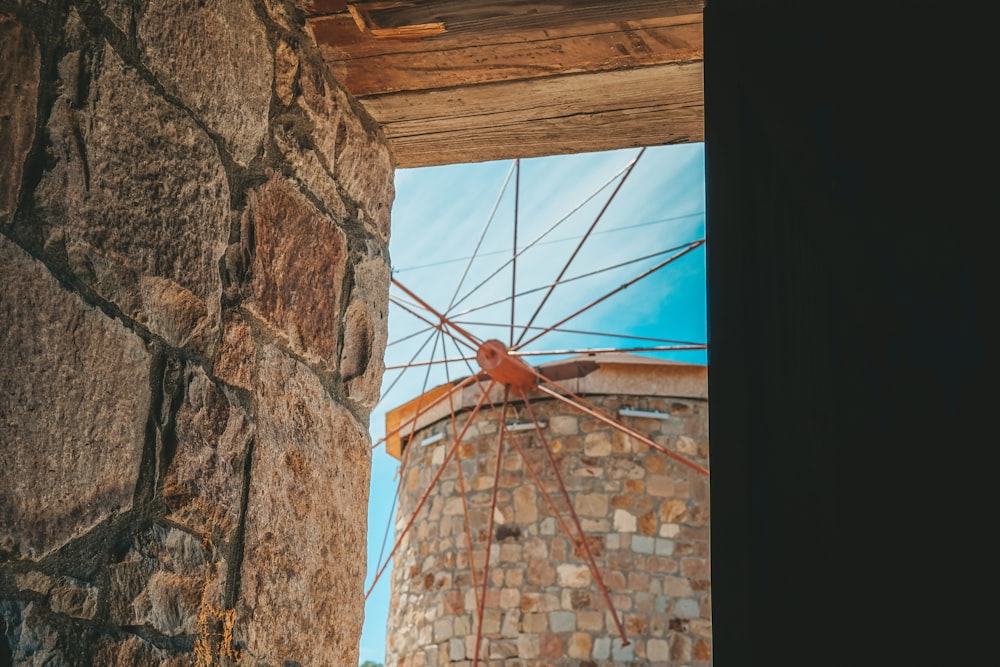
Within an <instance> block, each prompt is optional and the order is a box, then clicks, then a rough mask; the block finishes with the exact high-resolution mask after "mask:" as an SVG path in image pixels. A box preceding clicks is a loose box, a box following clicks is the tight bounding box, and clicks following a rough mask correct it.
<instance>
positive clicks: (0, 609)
mask: <svg viewBox="0 0 1000 667" xmlns="http://www.w3.org/2000/svg"><path fill="white" fill-rule="evenodd" d="M0 622H2V624H3V627H4V629H5V632H4V634H5V635H6V640H7V644H8V647H9V649H10V654H9V655H10V660H11V662H10V663H8V664H12V665H17V666H18V667H49V666H50V665H51V666H52V667H64V666H67V665H70V664H72V663H71V662H70V657H69V656H71V655H73V650H72V646H70V643H69V641H68V638H67V637H65V636H63V635H62V634H61V633H60V632H59V631H58V630H57V629H56V628H55V627H53V626H52V625H51V624H50V623H49V621H48V620H47V619H46V617H45V615H44V613H43V612H40V611H39V607H38V605H36V603H34V602H28V603H24V602H13V601H11V602H0Z"/></svg>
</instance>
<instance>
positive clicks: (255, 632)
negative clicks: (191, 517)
mask: <svg viewBox="0 0 1000 667" xmlns="http://www.w3.org/2000/svg"><path fill="white" fill-rule="evenodd" d="M253 386H254V394H253V411H254V416H255V419H256V435H255V444H254V447H253V461H252V464H251V480H250V489H249V498H248V506H247V523H246V537H245V546H244V560H243V569H242V573H241V599H240V600H239V602H238V604H237V624H236V630H235V632H236V634H237V636H238V638H239V639H241V640H242V641H245V642H246V645H247V650H248V652H249V653H251V654H253V655H255V656H258V658H259V659H260V660H263V661H266V662H270V663H277V664H283V661H286V660H287V661H296V662H299V663H301V664H303V665H315V666H316V667H325V666H328V667H341V666H343V665H355V664H357V663H358V642H359V639H360V636H361V624H362V620H363V618H364V614H363V610H364V589H363V585H364V579H365V553H366V530H367V526H366V522H365V521H364V517H365V515H366V511H367V506H368V483H369V473H370V468H371V443H370V439H369V436H368V433H367V430H366V429H365V427H364V426H362V425H361V424H359V423H358V422H357V420H355V418H354V417H353V416H352V415H351V414H350V413H349V412H348V411H347V410H346V409H345V408H344V407H342V406H340V405H338V404H337V403H335V402H334V400H333V399H332V398H331V396H330V394H329V393H328V392H327V391H326V389H324V387H323V385H322V383H321V382H320V380H319V378H318V377H317V376H316V375H315V374H313V372H312V371H311V370H310V369H309V368H307V367H306V366H305V365H304V364H302V363H300V362H298V361H295V360H294V359H291V358H289V357H286V356H284V355H283V354H282V353H281V352H279V351H278V350H277V349H276V348H274V347H272V346H267V347H265V348H264V349H263V350H262V351H261V354H260V364H259V366H258V368H257V372H256V375H255V377H254V380H253ZM288 600H294V602H295V604H294V605H292V606H289V605H288V604H287V601H288Z"/></svg>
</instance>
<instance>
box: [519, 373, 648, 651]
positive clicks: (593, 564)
mask: <svg viewBox="0 0 1000 667" xmlns="http://www.w3.org/2000/svg"><path fill="white" fill-rule="evenodd" d="M521 398H522V399H524V407H525V408H526V409H527V411H528V416H529V417H530V418H531V423H532V424H534V425H535V434H536V435H537V436H538V440H539V442H541V443H542V448H543V449H544V450H545V456H546V458H547V459H548V460H549V465H551V466H552V473H553V475H555V478H556V484H557V485H558V486H559V491H560V492H562V496H563V499H564V500H565V501H566V506H567V507H568V508H569V515H570V517H571V518H572V519H573V523H574V524H575V525H576V530H577V533H578V534H579V536H580V549H581V550H582V551H583V552H584V554H585V555H586V558H585V559H584V561H585V562H586V563H587V567H588V569H590V573H591V574H592V575H593V576H594V581H596V582H597V587H598V588H600V589H601V595H603V596H604V602H605V603H606V604H607V605H608V610H609V611H610V612H611V616H612V618H614V620H615V626H617V628H618V634H619V636H620V637H621V638H622V646H628V645H629V640H628V637H627V636H626V635H625V628H623V627H622V622H621V619H619V618H618V612H617V611H615V606H614V604H613V603H612V602H611V595H610V594H609V593H608V587H607V586H606V585H605V584H604V579H603V578H602V577H601V573H600V571H599V570H598V568H597V561H595V560H594V553H593V552H592V551H591V550H590V545H589V544H588V543H587V534H586V533H585V532H584V531H583V525H582V524H581V523H580V517H579V516H577V514H576V509H575V508H574V507H573V501H572V499H571V498H570V497H569V491H567V490H566V484H565V483H564V482H563V479H562V473H560V472H559V464H558V463H556V458H555V456H554V455H553V454H552V447H550V446H549V441H548V440H547V439H546V438H545V434H544V433H542V427H541V425H540V424H539V423H538V419H536V418H535V411H534V410H532V409H531V401H530V400H528V396H527V394H526V393H522V394H521ZM525 465H527V461H526V462H525ZM544 493H545V492H544V490H543V494H544ZM546 495H547V494H546ZM572 539H573V537H572V535H570V540H572Z"/></svg>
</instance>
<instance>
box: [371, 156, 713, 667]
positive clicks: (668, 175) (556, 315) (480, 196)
mask: <svg viewBox="0 0 1000 667" xmlns="http://www.w3.org/2000/svg"><path fill="white" fill-rule="evenodd" d="M637 157H638V159H637V160H636V158H637ZM632 162H634V165H633V166H632V167H631V169H630V170H629V165H630V164H631V163H632ZM513 165H514V161H513V160H503V161H497V162H482V163H474V164H465V165H449V166H442V167H425V168H421V169H400V170H397V172H396V199H395V203H394V205H393V211H392V238H391V240H390V243H389V250H390V259H391V263H392V267H393V276H394V277H395V278H396V279H397V280H398V281H400V282H401V283H403V284H404V285H405V286H406V287H407V288H409V289H410V290H412V291H413V292H415V293H416V294H418V295H419V296H420V297H421V298H422V299H424V300H425V301H427V302H429V303H430V304H431V305H432V306H434V307H435V308H437V309H440V310H441V311H444V310H445V309H446V308H447V306H448V305H449V303H455V306H454V307H453V308H452V311H451V314H452V315H453V316H454V317H455V319H457V320H460V321H462V322H467V323H468V324H467V326H466V328H467V329H468V330H469V331H470V332H471V333H473V334H475V335H476V336H478V337H480V338H481V339H485V338H490V337H495V338H499V339H500V340H502V341H504V342H505V343H509V342H510V336H511V333H510V328H509V324H510V321H511V304H510V295H511V292H512V289H513V288H512V274H513V271H512V269H513V268H514V267H515V265H516V290H514V291H516V292H517V293H521V292H524V291H528V290H531V289H534V288H539V287H541V288H542V289H538V290H537V291H535V292H533V293H531V294H527V295H523V296H519V297H517V298H516V299H515V300H514V302H515V310H514V312H515V316H514V320H515V322H516V323H519V324H521V325H524V324H526V323H527V321H528V320H529V318H530V317H531V316H532V314H533V313H534V312H535V309H536V307H537V305H538V304H539V303H540V302H541V300H542V298H543V296H544V295H545V294H546V292H547V287H546V286H547V285H548V284H550V283H552V282H553V281H554V280H555V279H556V277H557V276H558V275H559V273H560V271H561V270H563V269H564V267H566V266H567V262H568V261H569V260H570V257H571V256H573V255H574V252H575V253H576V254H575V256H573V259H572V261H571V262H569V266H568V268H566V270H565V275H564V280H565V279H566V278H570V277H577V276H582V275H584V274H589V273H592V272H596V273H594V275H590V276H585V277H581V278H579V279H577V280H573V281H572V282H568V283H566V284H565V285H562V286H560V287H557V288H555V289H554V291H553V292H552V294H551V296H550V297H549V298H548V300H547V301H546V303H545V305H544V307H543V308H542V309H541V310H540V311H539V312H538V314H537V316H536V317H535V321H534V325H533V326H551V325H554V324H556V323H558V322H560V321H561V320H562V319H564V318H565V317H567V316H569V315H571V314H572V313H574V312H576V311H577V310H578V309H580V308H582V307H584V306H585V305H587V304H589V303H592V302H593V301H595V300H597V299H598V298H599V297H601V296H603V295H605V294H607V293H609V292H611V291H612V290H614V289H616V288H618V287H619V286H620V285H622V284H624V283H626V282H628V281H630V280H632V279H633V278H635V277H637V276H639V275H640V274H642V273H643V272H645V271H646V270H648V269H650V268H652V267H654V266H656V265H657V264H658V263H660V262H662V261H664V259H666V258H668V257H670V256H671V255H672V254H674V253H666V254H663V251H666V250H669V249H671V248H674V247H677V246H681V245H682V244H687V243H690V242H692V241H696V240H698V239H703V238H704V237H705V173H704V172H705V152H704V144H702V143H697V144H683V145H677V146H659V147H650V148H648V149H646V150H645V151H643V152H641V155H640V149H626V150H619V151H610V152H604V153H587V154H580V155H568V156H553V157H545V158H531V159H525V160H521V163H520V174H519V177H518V174H517V170H515V169H513ZM623 179H624V180H623ZM505 182H506V187H504V184H505ZM619 185H620V187H619ZM616 188H618V191H617V193H615V194H614V197H613V198H612V194H613V193H614V191H615V190H616ZM515 191H516V193H517V196H516V198H515ZM609 198H610V204H609V203H608V201H609ZM515 199H516V201H517V202H518V206H517V207H516V208H517V210H516V218H517V247H518V249H519V251H520V254H519V255H518V256H517V258H516V261H514V262H511V261H510V260H511V257H512V255H513V251H512V250H513V247H514V243H513V241H514V220H515V206H514V203H515ZM605 207H606V210H604V212H603V214H602V213H601V210H602V209H603V208H605ZM598 217H599V220H598V222H597V224H596V226H594V229H593V231H592V232H591V233H590V236H589V238H588V239H587V241H586V242H585V243H584V244H583V246H582V247H579V249H578V250H577V248H578V246H579V244H580V239H581V237H582V236H583V235H584V234H585V233H586V230H587V229H588V228H589V227H590V226H591V225H592V223H594V221H595V219H598ZM477 247H478V252H476V248H477ZM656 253H661V254H656ZM473 254H475V257H476V258H475V260H474V261H472V262H471V263H470V262H469V258H470V257H471V256H473ZM654 254H656V255H655V256H652V257H649V258H647V259H644V260H642V261H639V262H633V261H632V260H635V259H637V258H641V257H646V256H648V255H654ZM626 263H627V264H626ZM618 264H624V266H621V267H619V268H616V269H614V270H607V271H600V272H597V270H599V269H605V268H607V267H612V266H615V265H618ZM463 276H464V278H463ZM459 285H461V288H460V289H456V288H458V287H459ZM473 288H477V289H475V290H474V291H473ZM470 291H472V294H471V295H469V296H466V294H467V293H468V292H470ZM392 293H393V294H397V295H400V296H402V294H401V292H399V291H398V290H396V289H395V288H394V289H393V290H392ZM456 295H457V296H456ZM463 299H464V300H463ZM493 301H498V303H496V304H495V305H493V306H489V307H486V308H480V309H477V310H471V309H473V308H476V307H478V306H481V305H482V304H488V303H490V302H493ZM470 310H471V312H465V313H463V311H470ZM706 310H707V303H706V289H705V251H704V247H701V248H698V249H696V250H694V251H692V252H690V253H688V254H687V255H685V256H684V257H681V258H680V259H678V260H676V261H675V262H673V263H671V264H669V265H667V266H665V267H663V268H662V269H659V270H657V271H656V272H654V273H652V274H650V275H649V276H648V277H645V278H642V279H641V280H639V281H638V282H636V283H635V284H634V285H632V286H630V287H628V288H627V289H624V290H622V291H620V292H619V293H617V294H615V295H614V296H612V297H609V298H608V299H607V300H605V301H603V302H602V303H600V304H599V305H598V306H595V307H593V308H591V309H589V310H586V311H585V312H584V313H582V314H581V315H578V316H576V317H574V318H573V319H571V320H569V321H567V322H566V323H565V324H564V325H562V326H561V327H560V328H565V329H573V330H578V331H590V332H601V333H606V334H607V333H610V334H619V335H620V334H629V335H637V336H649V337H654V338H669V339H673V340H683V341H691V342H699V343H705V342H706V341H707V322H706ZM487 324H489V325H496V326H486V325H487ZM500 325H503V326H500ZM426 328H427V325H426V324H425V323H423V322H420V321H419V320H417V319H416V318H414V317H413V316H411V315H409V314H407V313H406V312H405V311H403V310H401V309H400V308H397V307H394V306H390V310H389V341H390V343H392V342H393V341H397V340H400V339H405V340H402V341H401V342H397V343H395V344H392V345H390V347H389V348H388V350H387V352H386V364H387V365H393V364H400V363H407V362H409V361H410V360H411V359H412V358H414V357H415V358H416V359H417V360H429V359H431V358H435V359H441V358H442V357H443V356H444V355H445V354H446V355H447V356H448V357H455V356H458V354H459V351H460V350H458V349H456V347H455V346H454V345H453V344H452V343H450V342H449V343H447V344H446V346H445V347H444V348H443V349H442V343H441V342H440V340H439V339H438V338H437V337H435V336H433V335H432V332H430V331H427V332H422V330H424V329H426ZM418 332H421V333H419V334H418ZM412 334H417V335H412ZM411 335H412V337H409V338H407V336H411ZM519 335H520V329H515V333H514V338H515V340H516V339H517V338H518V337H519ZM529 335H533V332H532V333H531V334H529ZM526 338H527V336H526ZM641 344H643V343H642V342H638V341H634V340H629V339H625V338H614V337H610V336H593V335H586V336H585V335H582V334H574V333H561V332H551V333H548V334H545V335H544V336H542V337H540V338H539V339H538V340H537V341H535V342H533V343H532V344H531V345H529V346H527V347H526V348H525V349H526V350H529V349H530V350H539V351H549V350H559V349H576V348H582V347H588V348H590V347H619V348H621V347H629V346H635V345H641ZM647 344H648V343H647ZM421 346H423V347H422V348H421ZM462 351H463V352H464V350H462ZM642 354H649V355H651V356H659V357H664V358H671V359H677V360H680V361H688V362H693V363H707V353H706V352H705V351H703V350H699V351H683V352H643V353H642ZM552 358H554V357H531V358H529V359H528V360H529V362H531V363H533V364H537V363H539V362H541V361H544V360H549V359H552ZM471 363H472V364H473V366H474V364H475V362H471ZM427 368H430V369H431V370H430V371H428V370H427ZM468 374H469V370H468V366H466V365H465V364H464V363H455V364H450V365H448V366H447V368H446V367H445V365H443V364H442V365H437V366H431V367H421V368H412V369H410V370H408V371H406V372H405V373H403V374H402V377H399V376H400V372H399V371H387V372H386V374H385V376H384V378H383V382H382V386H383V392H384V395H383V398H382V400H381V402H380V403H379V405H378V406H376V408H375V410H374V411H373V412H372V417H371V422H370V428H371V434H372V440H373V442H375V441H377V440H378V439H379V438H381V437H382V436H383V435H384V434H385V412H386V410H390V409H392V408H394V407H396V406H398V405H400V404H402V403H405V402H406V401H407V400H409V399H411V398H414V397H416V396H418V395H419V394H420V393H421V392H422V391H423V390H424V389H425V388H426V389H430V388H432V387H435V386H437V385H439V384H441V383H442V382H445V381H446V380H448V379H451V380H454V379H457V378H460V377H464V376H466V375H468ZM390 388H391V389H390ZM386 392H387V393H386ZM398 468H399V465H398V462H397V461H396V460H395V459H394V458H392V457H390V456H389V455H387V454H386V453H385V448H384V447H378V448H376V450H375V451H374V452H373V461H372V484H371V496H370V502H369V517H368V521H369V524H368V577H367V580H366V582H365V590H366V591H367V590H368V588H369V587H370V585H371V582H372V579H373V577H374V575H375V573H376V572H377V571H378V569H379V566H380V563H381V562H383V561H384V555H385V554H388V552H389V551H390V550H391V548H392V541H393V535H392V532H391V531H392V529H391V528H390V529H389V535H388V540H387V541H386V543H385V547H384V552H383V554H382V559H380V552H382V545H383V537H384V535H385V534H386V528H387V526H388V524H389V521H390V520H391V518H392V503H393V496H394V493H395V483H396V480H395V475H396V473H397V470H398ZM390 578H391V565H390V566H389V567H388V568H387V569H386V571H385V573H384V574H382V576H381V578H380V579H379V581H378V583H377V585H376V586H375V588H374V590H373V591H372V593H371V595H370V596H369V599H368V601H367V604H366V607H365V623H364V629H363V632H362V637H361V653H360V659H361V661H362V662H364V661H365V660H373V661H375V662H383V660H384V658H385V637H386V634H385V633H386V627H385V626H386V619H387V618H388V608H389V589H390V585H389V580H390Z"/></svg>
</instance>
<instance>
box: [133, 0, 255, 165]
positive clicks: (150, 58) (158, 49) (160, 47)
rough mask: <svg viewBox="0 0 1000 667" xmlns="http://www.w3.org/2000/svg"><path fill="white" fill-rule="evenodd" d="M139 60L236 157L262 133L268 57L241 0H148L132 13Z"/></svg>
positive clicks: (244, 158)
mask: <svg viewBox="0 0 1000 667" xmlns="http://www.w3.org/2000/svg"><path fill="white" fill-rule="evenodd" d="M137 28H138V38H139V44H140V48H141V50H142V60H143V63H144V64H145V65H146V66H147V67H149V69H150V70H151V71H152V72H153V74H154V75H155V76H156V78H157V79H158V80H159V82H160V83H161V84H162V85H163V87H164V88H165V89H166V91H167V92H168V93H169V94H170V95H172V96H174V97H176V98H177V99H179V100H180V101H181V103H182V104H183V105H184V106H186V107H187V108H188V109H190V110H191V111H192V112H194V114H195V115H196V116H197V117H198V118H199V119H201V121H202V122H204V123H205V125H206V126H207V127H208V128H209V129H210V130H211V131H212V132H213V133H215V134H217V135H219V136H221V137H222V140H223V143H224V144H225V146H226V149H227V150H228V151H229V152H230V153H231V154H232V156H233V159H235V160H236V161H237V162H239V163H240V164H243V165H246V164H248V163H249V162H250V161H251V160H253V158H254V156H255V155H256V154H257V151H258V148H259V147H260V144H261V141H262V140H263V138H264V135H265V134H266V133H267V121H268V118H267V113H268V104H269V103H270V100H271V87H272V82H273V71H274V64H273V59H272V56H271V49H270V46H269V45H268V43H267V35H266V33H265V31H264V26H263V25H262V24H261V22H260V20H259V19H258V18H257V15H256V13H255V12H254V9H253V6H252V4H251V3H248V2H245V1H244V0H216V2H209V3H206V2H201V1H199V0H151V2H149V3H148V6H147V7H146V10H145V12H143V13H142V15H141V17H140V18H139V20H138V26H137Z"/></svg>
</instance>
